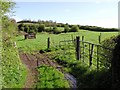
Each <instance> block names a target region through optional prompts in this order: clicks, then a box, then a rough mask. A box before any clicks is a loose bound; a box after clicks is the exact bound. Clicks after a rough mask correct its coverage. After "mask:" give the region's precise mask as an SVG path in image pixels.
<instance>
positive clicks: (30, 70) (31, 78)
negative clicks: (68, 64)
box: [20, 52, 63, 88]
mask: <svg viewBox="0 0 120 90" xmlns="http://www.w3.org/2000/svg"><path fill="white" fill-rule="evenodd" d="M20 58H21V60H22V62H23V64H25V65H26V67H27V78H26V82H25V85H24V88H32V87H33V85H34V84H35V82H37V74H38V72H37V70H36V67H37V66H39V65H43V64H45V65H48V66H52V67H55V68H56V69H58V70H60V71H61V72H63V69H62V66H60V65H59V64H58V63H56V62H54V61H53V60H50V58H49V56H48V55H47V54H40V53H36V54H26V53H21V52H20Z"/></svg>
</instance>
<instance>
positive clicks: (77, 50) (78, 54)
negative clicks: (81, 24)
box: [76, 36, 80, 60]
mask: <svg viewBox="0 0 120 90" xmlns="http://www.w3.org/2000/svg"><path fill="white" fill-rule="evenodd" d="M76 57H77V60H80V37H79V36H77V37H76Z"/></svg>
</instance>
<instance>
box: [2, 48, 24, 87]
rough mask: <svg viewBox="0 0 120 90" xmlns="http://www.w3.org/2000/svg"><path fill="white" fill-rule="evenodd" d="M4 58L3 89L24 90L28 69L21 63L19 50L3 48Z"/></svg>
mask: <svg viewBox="0 0 120 90" xmlns="http://www.w3.org/2000/svg"><path fill="white" fill-rule="evenodd" d="M2 58H3V59H2V76H3V88H22V87H23V85H24V82H25V78H26V69H25V66H24V65H23V64H22V63H21V61H20V58H19V56H18V52H17V49H15V48H14V47H3V50H2Z"/></svg>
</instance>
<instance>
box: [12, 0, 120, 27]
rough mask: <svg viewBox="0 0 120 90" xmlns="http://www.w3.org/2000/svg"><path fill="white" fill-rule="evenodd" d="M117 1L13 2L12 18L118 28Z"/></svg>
mask: <svg viewBox="0 0 120 90" xmlns="http://www.w3.org/2000/svg"><path fill="white" fill-rule="evenodd" d="M118 1H119V0H66V1H65V0H29V1H28V0H19V1H18V0H15V2H16V6H15V8H14V11H15V13H14V15H15V16H13V18H15V19H16V21H20V20H23V19H24V20H25V19H26V20H29V19H30V20H35V21H37V20H52V21H56V22H58V23H68V24H79V25H92V26H100V27H105V28H118Z"/></svg>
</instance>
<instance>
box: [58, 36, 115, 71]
mask: <svg viewBox="0 0 120 90" xmlns="http://www.w3.org/2000/svg"><path fill="white" fill-rule="evenodd" d="M59 47H60V50H61V51H59V54H58V55H62V57H64V58H65V59H67V60H71V59H74V60H79V61H81V62H83V63H85V64H87V65H89V66H90V67H91V66H92V67H94V68H96V69H97V70H99V69H100V68H106V69H109V68H110V67H111V59H112V51H113V50H112V49H110V48H107V47H103V46H102V45H100V44H93V43H90V42H86V41H84V37H82V40H80V37H76V39H74V40H64V41H60V42H59Z"/></svg>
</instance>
